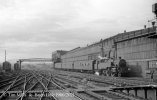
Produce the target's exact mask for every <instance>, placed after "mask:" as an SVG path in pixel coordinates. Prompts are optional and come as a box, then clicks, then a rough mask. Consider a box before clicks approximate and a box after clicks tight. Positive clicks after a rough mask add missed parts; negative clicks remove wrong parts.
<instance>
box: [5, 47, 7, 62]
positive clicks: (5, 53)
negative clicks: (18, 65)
mask: <svg viewBox="0 0 157 100" xmlns="http://www.w3.org/2000/svg"><path fill="white" fill-rule="evenodd" d="M6 59H7V53H6V50H5V62H6Z"/></svg>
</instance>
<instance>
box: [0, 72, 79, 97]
mask: <svg viewBox="0 0 157 100" xmlns="http://www.w3.org/2000/svg"><path fill="white" fill-rule="evenodd" d="M52 78H53V77H52V76H49V75H46V74H42V75H41V74H40V73H36V72H34V71H22V72H20V73H19V74H18V75H17V76H14V77H12V78H9V79H6V80H3V81H1V83H0V89H1V91H0V99H1V100H32V99H33V100H60V99H63V96H61V93H62V95H63V94H64V93H66V94H70V93H68V92H67V91H65V90H64V89H63V88H62V87H61V86H59V85H58V84H56V83H55V82H53V79H52ZM68 98H75V99H74V100H80V99H78V98H76V97H72V96H71V97H67V100H68ZM72 100H73V99H72Z"/></svg>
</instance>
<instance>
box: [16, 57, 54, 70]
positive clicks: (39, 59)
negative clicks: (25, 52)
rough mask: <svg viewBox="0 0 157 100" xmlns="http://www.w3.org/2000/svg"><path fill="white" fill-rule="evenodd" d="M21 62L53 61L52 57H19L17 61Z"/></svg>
mask: <svg viewBox="0 0 157 100" xmlns="http://www.w3.org/2000/svg"><path fill="white" fill-rule="evenodd" d="M22 62H53V60H52V58H29V59H19V60H18V61H17V63H18V64H19V65H20V68H21V64H22Z"/></svg>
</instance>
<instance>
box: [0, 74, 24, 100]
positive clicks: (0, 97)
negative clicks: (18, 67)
mask: <svg viewBox="0 0 157 100" xmlns="http://www.w3.org/2000/svg"><path fill="white" fill-rule="evenodd" d="M20 75H21V74H19V75H18V76H17V77H16V78H15V80H14V81H13V83H12V84H11V85H9V87H8V88H7V89H6V90H5V91H4V92H3V94H2V95H1V96H0V99H2V98H3V96H4V95H5V94H6V93H7V91H8V90H9V89H10V88H11V87H12V86H13V85H14V84H15V83H16V81H17V79H18V78H19V77H20Z"/></svg>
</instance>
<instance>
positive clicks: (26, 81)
mask: <svg viewBox="0 0 157 100" xmlns="http://www.w3.org/2000/svg"><path fill="white" fill-rule="evenodd" d="M33 78H34V77H33V76H31V77H30V78H29V79H28V80H26V77H25V83H24V90H23V93H22V95H21V96H20V97H19V98H17V99H16V100H20V99H21V100H23V98H24V96H25V95H26V93H27V92H28V91H29V90H31V89H32V88H33V87H34V86H35V85H36V84H37V83H38V82H36V83H34V84H33V85H32V86H31V87H30V88H28V89H27V90H26V85H27V83H28V82H30V80H31V79H33Z"/></svg>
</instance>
